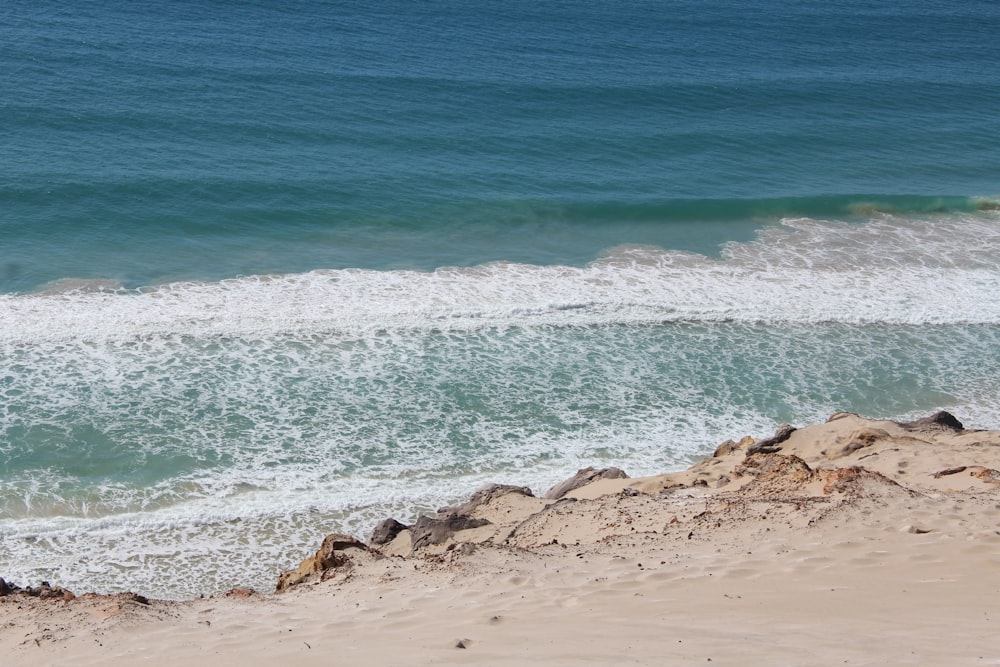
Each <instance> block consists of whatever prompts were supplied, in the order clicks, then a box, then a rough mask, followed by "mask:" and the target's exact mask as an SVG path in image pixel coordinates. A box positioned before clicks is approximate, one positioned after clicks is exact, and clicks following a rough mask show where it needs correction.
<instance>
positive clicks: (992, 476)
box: [969, 466, 1000, 484]
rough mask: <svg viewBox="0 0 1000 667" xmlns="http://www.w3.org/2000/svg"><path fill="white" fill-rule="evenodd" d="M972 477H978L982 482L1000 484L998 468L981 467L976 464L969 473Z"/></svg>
mask: <svg viewBox="0 0 1000 667" xmlns="http://www.w3.org/2000/svg"><path fill="white" fill-rule="evenodd" d="M969 474H970V475H972V476H973V477H978V478H979V479H981V480H983V481H984V482H989V483H990V484H1000V470H994V469H993V468H983V467H982V466H976V469H975V470H973V471H972V472H970V473H969Z"/></svg>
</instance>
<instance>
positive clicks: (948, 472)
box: [934, 466, 976, 479]
mask: <svg viewBox="0 0 1000 667" xmlns="http://www.w3.org/2000/svg"><path fill="white" fill-rule="evenodd" d="M965 470H968V468H966V466H958V467H956V468H945V469H944V470H938V471H937V472H936V473H934V479H941V478H942V477H945V476H947V475H957V474H958V473H960V472H963V471H965ZM972 474H973V475H975V474H976V473H972Z"/></svg>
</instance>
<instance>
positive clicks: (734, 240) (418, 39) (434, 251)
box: [0, 0, 1000, 597]
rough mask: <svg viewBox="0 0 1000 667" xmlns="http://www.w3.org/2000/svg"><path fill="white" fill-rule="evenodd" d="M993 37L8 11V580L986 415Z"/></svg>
mask: <svg viewBox="0 0 1000 667" xmlns="http://www.w3.org/2000/svg"><path fill="white" fill-rule="evenodd" d="M997 34H1000V5H997V4H996V3H992V2H963V3H950V2H949V3H946V2H936V1H930V0H916V1H914V2H908V3H901V4H891V5H890V4H887V3H870V2H860V1H833V2H826V3H815V2H778V1H777V0H764V1H762V2H758V3H754V4H752V5H744V4H743V3H734V2H722V1H718V0H717V1H714V2H712V1H710V2H697V3H695V2H671V1H664V2H620V3H605V2H586V1H581V2H507V3H502V4H499V3H497V4H490V3H478V2H465V1H453V2H426V3H413V2H391V1H390V2H378V3H369V2H360V3H343V4H341V3H317V2H310V3H301V4H296V3H288V2H282V3H277V2H256V3H230V2H221V1H220V2H208V3H193V2H191V3H189V2H171V3H154V2H141V1H140V2H130V3H123V4H122V5H121V6H106V3H96V2H75V3H55V2H43V3H27V2H21V1H20V0H14V1H11V2H6V3H4V4H3V5H0V147H2V153H0V538H2V539H0V575H2V576H5V577H6V578H8V579H14V580H15V581H30V580H32V579H37V578H47V579H51V580H53V581H58V582H60V583H62V584H63V585H67V586H69V587H70V588H87V587H90V588H97V589H100V590H117V589H124V588H132V589H139V590H142V591H143V592H146V593H149V594H155V595H165V596H173V597H177V596H185V595H194V594H197V593H199V592H211V591H210V590H203V589H202V588H199V587H204V586H209V587H214V589H215V590H221V589H225V588H226V587H229V586H232V585H236V584H251V585H255V586H258V587H259V588H266V587H267V586H268V585H269V584H270V583H271V582H272V580H273V578H274V574H275V573H276V571H277V570H278V569H279V568H280V567H282V566H285V565H288V564H289V563H292V562H297V558H298V557H299V555H300V554H301V553H305V552H306V551H310V550H311V549H314V548H315V544H316V543H318V541H319V539H321V538H322V536H323V534H325V533H327V532H331V531H332V530H342V531H353V532H356V533H358V534H361V535H362V536H363V534H364V533H365V532H366V531H367V530H368V529H370V527H371V525H373V524H374V523H375V521H377V520H378V519H380V518H382V517H383V516H385V515H387V514H389V513H393V514H396V515H397V516H399V517H400V518H403V519H407V518H412V517H413V516H414V515H415V514H416V513H417V512H419V511H422V510H425V509H427V508H433V507H435V506H436V505H438V504H444V503H446V502H452V501H453V500H455V499H456V498H458V497H460V496H462V495H464V494H466V493H468V492H470V491H471V490H473V489H474V488H475V487H476V485H478V484H480V483H482V482H485V481H509V482H517V483H529V484H532V485H533V486H535V488H536V491H544V490H545V488H544V487H545V486H547V485H548V484H551V483H553V482H555V481H557V480H558V479H560V478H562V477H564V476H566V475H567V474H569V473H571V472H572V471H573V470H575V469H576V468H577V467H580V466H583V465H588V464H601V463H605V464H607V463H614V464H616V465H621V466H623V467H624V468H626V470H628V471H629V472H631V473H634V474H646V473H653V472H657V471H661V470H664V469H667V468H676V467H679V466H683V465H686V464H687V463H688V462H690V461H691V460H693V459H695V458H697V457H699V456H701V455H703V454H704V453H706V452H708V451H711V448H712V447H713V446H714V445H715V444H716V443H717V442H719V441H721V440H724V439H726V438H730V437H736V438H738V437H740V436H742V435H744V434H747V433H750V434H753V435H758V436H759V435H762V434H765V433H768V432H769V431H770V430H772V429H773V428H774V427H775V426H776V425H777V424H778V423H780V422H782V421H788V422H792V423H804V422H806V421H811V420H816V419H822V418H824V417H825V416H827V415H828V414H830V413H832V412H834V411H838V410H851V411H857V412H861V413H863V414H867V415H871V416H879V417H905V416H910V415H915V414H920V413H923V412H929V411H930V410H933V409H938V408H946V409H950V410H952V411H953V412H955V413H956V414H957V415H958V416H959V418H960V419H963V420H964V421H966V422H967V423H968V424H969V425H971V426H976V427H990V428H1000V399H998V396H1000V386H998V384H997V380H996V379H995V378H997V377H1000V212H998V202H1000V115H998V114H997V112H996V110H997V109H1000V40H997V39H996V35H997ZM220 558H225V559H226V560H227V562H235V561H236V560H239V559H243V560H241V561H240V562H241V563H242V564H243V567H242V570H241V571H240V572H233V571H232V569H231V568H229V569H226V570H225V571H223V570H220V569H219V568H218V567H217V565H218V562H217V560H218V559H220ZM81 559H82V560H81ZM234 559H235V560H234ZM243 561H245V562H243ZM220 562H221V561H220ZM178 572H184V573H186V574H185V575H183V576H179V575H178V574H177V573H178ZM205 582H208V583H205Z"/></svg>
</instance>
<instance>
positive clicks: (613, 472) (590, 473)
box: [544, 467, 628, 500]
mask: <svg viewBox="0 0 1000 667" xmlns="http://www.w3.org/2000/svg"><path fill="white" fill-rule="evenodd" d="M599 479H628V475H626V474H625V471H623V470H622V469H621V468H602V469H600V470H597V469H596V468H590V467H588V468H582V469H580V470H577V471H576V474H575V475H573V477H571V478H569V479H567V480H566V481H564V482H560V483H559V484H556V485H555V486H553V487H552V488H551V489H549V490H548V491H546V493H545V496H544V497H545V498H546V499H547V500H558V499H560V498H562V497H563V496H565V495H566V494H567V493H569V492H570V491H573V490H575V489H579V488H580V487H581V486H586V485H588V484H590V483H591V482H596V481H597V480H599Z"/></svg>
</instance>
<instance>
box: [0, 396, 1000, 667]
mask: <svg viewBox="0 0 1000 667" xmlns="http://www.w3.org/2000/svg"><path fill="white" fill-rule="evenodd" d="M949 417H950V416H948V415H946V414H943V415H942V414H939V415H937V416H936V417H935V418H933V419H930V418H929V419H927V420H921V421H919V422H914V423H910V424H906V425H903V424H898V423H895V422H890V421H877V420H867V419H862V418H860V417H858V416H856V415H849V414H837V415H834V416H833V417H831V418H830V420H829V421H828V422H826V423H823V424H816V425H812V426H809V427H806V428H801V429H798V430H795V429H792V428H786V429H781V430H779V433H777V434H776V436H775V437H774V438H768V439H762V440H759V441H755V440H753V439H752V438H744V439H743V440H742V441H739V442H734V441H727V442H726V443H723V444H722V445H720V447H719V449H718V450H717V451H716V455H715V456H713V457H710V458H707V459H705V460H704V461H702V462H699V463H698V464H696V465H694V466H693V467H691V468H690V469H688V470H686V471H683V472H678V473H671V474H665V475H660V476H655V477H648V478H641V479H629V478H623V477H621V476H620V475H619V474H617V473H615V472H614V471H612V472H609V473H606V476H605V477H600V476H599V475H596V474H590V475H587V474H585V475H584V476H583V477H585V478H589V477H596V478H597V479H596V480H593V481H591V480H589V479H584V480H582V481H583V482H587V481H589V483H585V484H584V485H583V486H580V487H578V488H575V489H572V490H569V491H566V489H565V488H561V489H556V488H554V489H553V490H552V493H550V494H548V495H549V496H552V497H549V498H546V497H544V496H545V495H546V494H545V493H544V490H535V494H530V492H529V491H528V490H526V489H523V488H519V487H502V486H498V487H492V488H489V489H484V490H481V491H480V492H477V493H476V494H475V495H473V496H472V497H471V498H470V500H469V502H467V503H465V504H464V505H461V506H458V507H454V508H445V509H444V510H442V511H441V512H439V514H438V515H437V516H436V517H426V518H424V519H421V520H420V521H418V522H417V523H416V524H415V525H414V526H410V527H406V528H405V529H402V530H401V528H402V527H401V526H395V527H392V526H389V525H387V526H386V527H384V530H383V532H381V533H380V534H379V535H378V536H376V539H375V540H369V542H367V543H361V542H355V541H353V540H351V539H350V538H349V537H348V536H331V537H330V538H328V539H327V540H326V541H325V542H324V544H323V545H322V546H320V545H317V546H318V547H319V550H318V551H317V553H316V555H315V556H313V557H310V558H307V559H306V560H304V561H303V562H302V563H301V565H299V566H297V567H296V564H295V563H289V568H290V569H289V571H288V572H287V573H286V574H285V575H283V576H282V579H281V585H282V588H283V589H284V591H283V592H281V593H278V594H271V591H267V592H265V593H266V594H261V593H251V592H249V591H245V590H239V589H237V590H234V591H231V592H229V593H227V594H221V595H217V596H214V597H211V598H201V599H197V600H192V601H186V602H167V601H157V600H146V599H145V598H143V597H142V596H141V595H135V594H118V595H113V596H99V595H90V594H88V595H77V596H75V597H73V596H72V594H69V593H65V594H64V593H62V592H60V591H58V590H56V589H54V588H53V589H49V590H47V591H39V590H36V591H34V592H35V593H40V592H43V593H44V594H45V595H50V596H51V597H38V596H32V595H28V594H26V593H25V592H23V591H21V592H18V591H12V592H10V593H9V594H8V595H5V596H3V597H0V656H2V658H0V660H2V662H0V664H3V665H5V666H13V665H106V664H150V665H182V664H212V665H240V666H252V665H282V666H289V665H330V664H356V665H430V664H442V665H447V664H479V665H524V664H544V665H580V664H594V665H636V664H638V665H695V664H697V665H703V664H707V663H708V662H711V663H712V664H717V665H834V664H838V665H839V664H849V665H874V664H879V665H884V664H891V665H988V664H1000V633H998V632H997V631H998V629H1000V472H998V470H1000V433H998V432H992V431H969V430H963V429H962V428H961V425H960V424H958V423H957V421H955V420H954V418H949ZM592 472H593V473H596V472H599V471H592ZM567 486H573V485H567ZM554 496H561V497H559V498H556V497H554ZM397 531H398V532H397ZM374 542H382V543H381V544H374ZM0 575H2V573H0ZM17 583H20V584H22V585H24V584H26V583H31V582H17ZM34 583H37V582H34ZM56 583H58V582H53V584H56ZM276 583H277V581H276ZM53 591H54V592H53Z"/></svg>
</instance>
